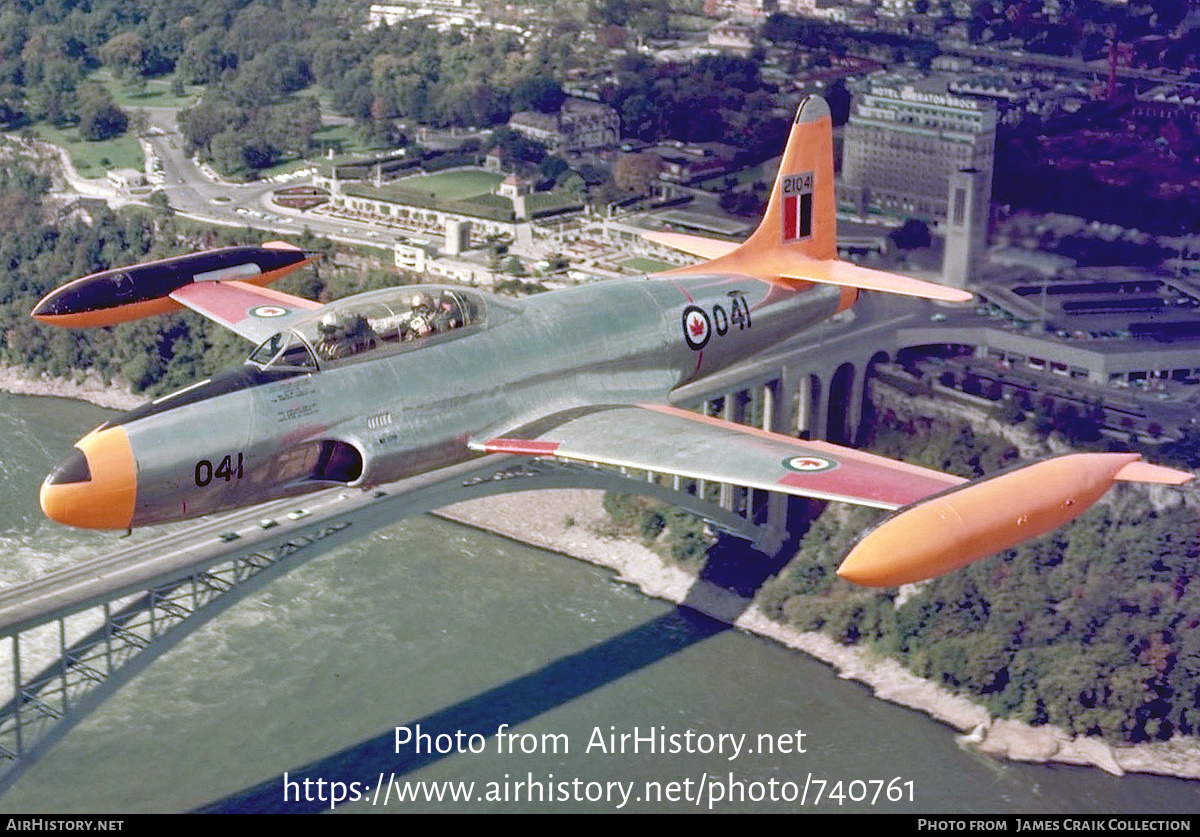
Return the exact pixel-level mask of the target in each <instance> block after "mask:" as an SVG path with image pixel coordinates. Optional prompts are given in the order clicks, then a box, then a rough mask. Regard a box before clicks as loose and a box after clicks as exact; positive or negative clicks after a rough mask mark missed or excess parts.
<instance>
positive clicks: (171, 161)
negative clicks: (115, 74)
mask: <svg viewBox="0 0 1200 837" xmlns="http://www.w3.org/2000/svg"><path fill="white" fill-rule="evenodd" d="M144 111H145V113H146V118H147V123H148V129H147V132H146V134H145V136H144V137H143V138H144V139H145V141H146V142H147V143H148V144H149V146H150V148H151V149H152V151H153V152H154V154H155V155H157V157H158V159H159V160H160V161H161V164H162V174H163V178H164V182H163V185H162V186H161V189H162V191H164V192H165V193H166V195H167V199H168V201H169V202H170V205H171V208H172V209H174V210H175V211H176V212H177V213H178V214H180V215H183V216H185V217H188V218H193V219H195V220H198V221H204V222H207V223H213V224H220V225H222V226H233V227H253V228H256V229H263V230H269V231H271V232H275V233H280V234H298V233H300V232H302V231H303V230H305V229H308V230H311V231H312V232H313V234H315V235H318V236H323V237H325V238H329V239H332V240H334V241H339V242H343V243H347V244H360V245H366V246H373V247H381V246H383V247H390V245H391V238H390V236H389V235H388V234H387V233H381V232H380V231H379V229H378V228H377V227H375V226H374V225H372V224H369V223H364V222H361V221H354V220H350V219H343V218H333V217H329V216H325V215H321V214H319V213H313V212H311V211H310V212H299V211H296V210H288V209H284V208H281V207H278V206H275V205H274V204H273V203H272V202H271V200H270V196H271V194H272V193H273V192H274V191H276V190H277V189H279V188H281V186H280V184H278V183H270V182H267V181H256V182H251V183H235V182H232V181H228V180H225V179H223V178H221V177H220V176H219V175H217V174H216V172H214V171H212V170H211V169H210V168H208V167H201V166H200V165H197V163H196V161H195V160H194V159H193V158H192V156H191V155H190V154H188V153H187V151H186V150H185V149H186V143H185V142H184V139H183V136H182V134H180V132H179V129H178V128H177V127H176V125H175V121H176V117H177V116H178V113H179V110H178V108H145V109H144ZM63 157H64V166H63V168H64V173H65V175H66V179H67V182H68V184H69V185H70V186H71V188H72V189H74V190H75V191H76V192H78V193H79V194H81V195H84V196H86V197H99V198H103V199H105V200H108V201H109V202H110V203H111V204H116V205H119V204H123V203H128V202H130V199H129V198H128V197H126V196H124V195H122V194H121V193H120V191H119V190H117V189H115V188H114V187H112V186H111V185H110V184H109V183H108V182H107V181H105V180H88V179H86V178H83V177H80V176H79V175H78V173H76V172H75V171H74V169H73V168H72V167H71V166H70V161H69V159H67V157H66V155H65V154H64V155H63Z"/></svg>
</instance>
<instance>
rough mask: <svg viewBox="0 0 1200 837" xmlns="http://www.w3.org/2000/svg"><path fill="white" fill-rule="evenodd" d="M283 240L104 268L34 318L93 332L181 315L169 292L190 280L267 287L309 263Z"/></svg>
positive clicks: (46, 303) (52, 297) (51, 297)
mask: <svg viewBox="0 0 1200 837" xmlns="http://www.w3.org/2000/svg"><path fill="white" fill-rule="evenodd" d="M312 259H313V254H311V253H306V252H304V251H303V250H301V249H300V248H299V247H296V246H295V245H293V244H288V243H287V242H284V241H270V242H267V243H266V244H263V245H262V246H249V247H225V248H221V249H219V250H208V251H205V252H203V253H191V254H188V255H186V256H175V257H173V258H169V259H160V260H158V261H153V262H146V263H145V264H138V265H130V266H128V267H119V268H114V269H112V270H104V271H101V272H99V273H93V274H91V275H90V276H84V277H83V278H81V279H76V280H74V281H72V282H68V283H67V284H65V285H62V286H60V287H58V288H55V289H54V290H53V291H51V292H50V293H48V294H46V296H45V297H43V298H42V300H41V301H40V302H38V304H37V305H35V306H34V308H33V312H32V316H33V318H34V319H36V320H39V321H40V322H43V323H48V324H50V325H56V326H62V327H65V328H92V327H95V326H109V325H116V324H117V323H124V322H128V321H130V320H138V319H141V318H143V317H149V316H153V315H155V314H165V313H167V312H170V311H177V310H179V309H180V308H182V307H183V306H181V305H180V304H179V303H177V302H175V301H174V300H173V299H171V298H170V294H171V293H172V292H173V291H175V290H176V289H178V288H180V287H182V286H183V285H187V284H191V283H192V282H204V281H214V280H229V279H240V280H242V281H244V282H251V283H253V284H255V285H265V284H268V283H270V282H274V281H275V280H276V279H279V278H280V277H282V276H286V275H287V274H289V273H291V272H292V271H294V270H297V269H299V268H301V267H303V266H304V265H306V264H308V263H309V262H311V261H312Z"/></svg>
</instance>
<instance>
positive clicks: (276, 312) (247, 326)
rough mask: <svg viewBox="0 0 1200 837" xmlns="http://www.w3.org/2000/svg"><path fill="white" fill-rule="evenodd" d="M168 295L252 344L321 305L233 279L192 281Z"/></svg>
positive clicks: (259, 341) (280, 329) (264, 338)
mask: <svg viewBox="0 0 1200 837" xmlns="http://www.w3.org/2000/svg"><path fill="white" fill-rule="evenodd" d="M170 297H171V299H173V300H175V301H176V302H178V303H180V304H182V305H186V306H187V307H188V308H191V309H192V310H193V311H195V312H196V313H197V314H200V315H201V316H204V317H207V318H208V319H210V320H213V321H214V322H217V323H220V324H221V325H223V326H225V327H226V328H227V329H229V330H230V331H234V332H236V333H238V334H240V335H241V336H242V337H245V338H246V339H247V340H249V341H250V342H252V343H255V344H258V343H261V342H262V341H264V340H266V339H267V338H268V337H270V336H271V335H272V334H276V333H278V332H280V331H282V330H283V329H284V328H286V327H287V325H288V324H289V323H290V322H291V321H292V320H295V319H297V318H298V317H300V316H302V315H304V314H307V313H308V312H309V311H312V310H313V309H316V308H320V307H321V304H320V303H319V302H313V301H312V300H311V299H304V298H303V297H298V296H292V295H291V294H285V293H283V292H282V291H276V290H273V289H272V288H262V287H259V286H258V285H251V284H249V283H246V282H239V281H236V280H221V281H215V282H212V281H209V282H193V283H191V284H189V285H184V286H183V287H181V288H177V289H175V290H174V291H172V292H171V293H170Z"/></svg>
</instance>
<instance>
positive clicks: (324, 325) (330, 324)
mask: <svg viewBox="0 0 1200 837" xmlns="http://www.w3.org/2000/svg"><path fill="white" fill-rule="evenodd" d="M344 325H345V317H343V316H342V315H341V314H340V313H338V312H336V311H330V312H329V313H328V314H326V315H325V316H323V317H322V318H321V322H320V323H318V324H317V329H318V330H319V331H320V332H321V333H322V334H325V335H331V334H336V333H337V332H339V331H341V330H342V327H343V326H344Z"/></svg>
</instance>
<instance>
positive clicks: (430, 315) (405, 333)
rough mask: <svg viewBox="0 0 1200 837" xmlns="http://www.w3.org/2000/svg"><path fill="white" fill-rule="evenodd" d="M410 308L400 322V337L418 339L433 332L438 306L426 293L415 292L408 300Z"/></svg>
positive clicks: (406, 339)
mask: <svg viewBox="0 0 1200 837" xmlns="http://www.w3.org/2000/svg"><path fill="white" fill-rule="evenodd" d="M408 304H409V310H408V313H407V314H405V316H404V319H403V320H402V321H401V323H400V339H401V340H405V341H408V340H416V339H417V338H419V337H426V336H428V335H429V334H432V333H433V326H434V318H435V317H436V316H437V313H438V307H437V305H436V304H435V303H434V301H433V299H432V298H431V297H430V296H429V294H426V293H419V292H418V293H415V294H413V295H412V298H411V299H410V300H409V301H408Z"/></svg>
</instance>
